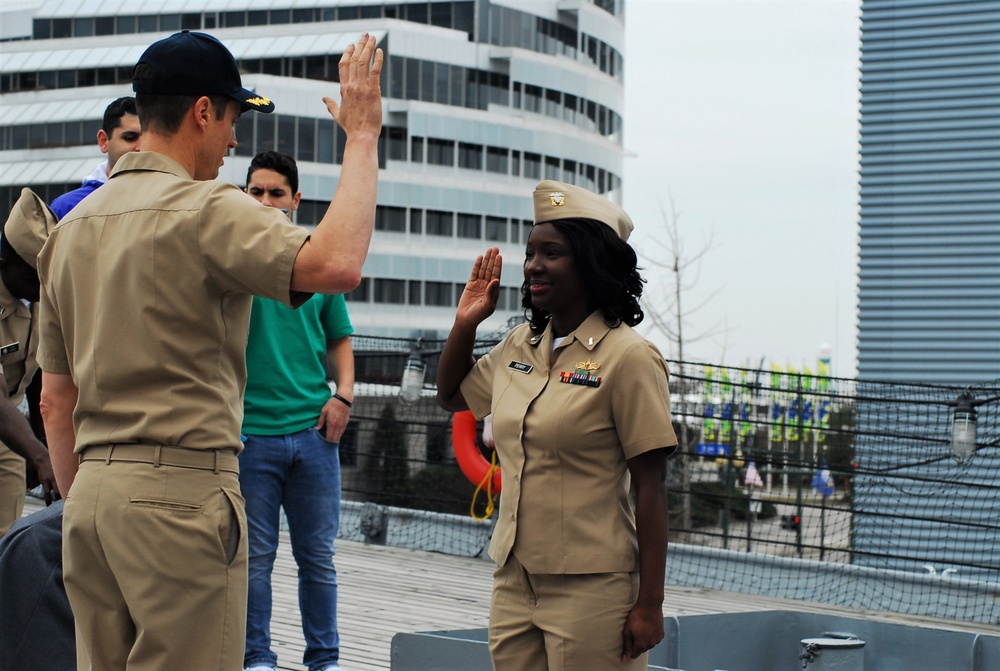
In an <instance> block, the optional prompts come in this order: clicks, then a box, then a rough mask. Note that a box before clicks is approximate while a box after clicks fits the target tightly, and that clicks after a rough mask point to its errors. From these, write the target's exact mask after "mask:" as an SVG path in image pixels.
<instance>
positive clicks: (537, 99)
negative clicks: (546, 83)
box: [524, 84, 542, 112]
mask: <svg viewBox="0 0 1000 671" xmlns="http://www.w3.org/2000/svg"><path fill="white" fill-rule="evenodd" d="M524 109H525V111H528V112H541V111H542V87H541V86H532V85H531V84H528V85H526V86H525V87H524Z"/></svg>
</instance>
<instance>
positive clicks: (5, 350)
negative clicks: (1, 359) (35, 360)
mask: <svg viewBox="0 0 1000 671" xmlns="http://www.w3.org/2000/svg"><path fill="white" fill-rule="evenodd" d="M19 349H21V343H19V342H12V343H11V344H9V345H4V346H3V347H0V356H4V355H6V354H13V353H14V352H16V351H17V350H19Z"/></svg>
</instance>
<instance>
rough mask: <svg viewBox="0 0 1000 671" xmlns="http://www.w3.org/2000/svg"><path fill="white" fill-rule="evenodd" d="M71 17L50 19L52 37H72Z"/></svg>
mask: <svg viewBox="0 0 1000 671" xmlns="http://www.w3.org/2000/svg"><path fill="white" fill-rule="evenodd" d="M72 36H73V19H52V37H54V38H57V39H58V38H60V37H72Z"/></svg>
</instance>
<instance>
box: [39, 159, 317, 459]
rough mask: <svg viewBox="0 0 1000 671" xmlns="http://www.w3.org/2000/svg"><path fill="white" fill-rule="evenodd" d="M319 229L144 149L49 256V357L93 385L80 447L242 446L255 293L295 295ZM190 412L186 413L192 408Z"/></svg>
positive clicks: (45, 270) (44, 358) (82, 417)
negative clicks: (309, 243) (305, 249)
mask: <svg viewBox="0 0 1000 671" xmlns="http://www.w3.org/2000/svg"><path fill="white" fill-rule="evenodd" d="M307 237H308V234H307V233H306V231H305V230H304V229H302V228H300V227H298V226H294V225H292V224H290V223H289V222H288V219H287V217H285V215H284V214H283V213H282V212H281V211H280V210H277V209H274V208H269V207H266V206H264V205H261V204H260V203H258V202H257V201H255V200H254V199H253V198H251V197H250V196H247V195H246V194H244V193H243V192H242V191H240V190H239V189H238V188H236V187H235V186H234V185H232V184H226V183H224V182H220V181H214V180H212V181H195V180H193V179H191V176H190V175H189V174H188V173H187V172H186V171H185V170H184V168H182V167H181V166H180V164H178V163H177V162H175V161H173V160H172V159H170V158H168V157H166V156H163V155H160V154H156V153H153V152H131V153H129V154H127V155H125V156H123V157H122V158H121V159H119V161H118V163H117V164H116V165H115V169H114V172H113V174H112V176H111V178H110V179H109V180H108V183H107V184H105V185H104V186H102V187H101V188H100V189H97V190H96V191H95V192H94V193H93V194H91V195H90V196H88V197H87V198H86V199H85V200H83V201H82V202H81V203H80V205H78V206H77V207H76V208H74V209H73V211H72V212H70V213H69V214H68V215H67V216H66V218H65V219H63V220H62V221H61V222H60V223H59V225H58V226H57V227H56V228H55V229H53V231H52V234H51V235H50V236H49V239H48V241H47V242H46V243H45V246H44V247H43V248H42V252H41V254H40V255H39V262H38V272H39V276H40V278H41V280H42V292H41V302H40V314H39V320H40V344H39V351H38V355H39V356H38V360H39V365H40V366H41V368H42V369H43V370H46V371H49V372H52V373H60V374H66V375H71V376H72V378H73V381H74V383H75V384H76V386H77V387H78V388H79V400H78V402H77V407H76V410H75V412H74V426H75V428H76V451H77V452H80V451H82V450H83V449H85V448H86V447H88V446H90V445H100V444H107V443H135V442H142V443H153V444H164V445H180V446H184V447H189V448H220V447H231V448H234V449H239V448H240V447H241V443H240V441H239V429H240V422H241V421H242V417H243V409H242V406H243V387H244V384H245V382H246V367H245V360H244V348H245V346H246V339H247V330H248V325H249V318H250V304H251V294H258V295H262V296H265V297H268V298H273V299H275V300H279V301H282V302H284V303H286V304H296V305H297V304H299V303H301V302H302V301H304V300H305V299H307V298H308V297H309V296H310V294H294V295H290V290H289V287H290V283H291V274H292V266H293V265H294V262H295V256H296V254H298V251H299V249H300V247H301V246H302V244H303V243H304V242H305V240H306V239H307ZM179 418H183V421H178V420H179Z"/></svg>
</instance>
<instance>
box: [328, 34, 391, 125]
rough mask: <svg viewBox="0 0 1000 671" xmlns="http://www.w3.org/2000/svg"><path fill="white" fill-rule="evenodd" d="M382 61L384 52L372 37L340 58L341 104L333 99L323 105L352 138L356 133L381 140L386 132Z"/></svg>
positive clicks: (363, 39)
mask: <svg viewBox="0 0 1000 671" xmlns="http://www.w3.org/2000/svg"><path fill="white" fill-rule="evenodd" d="M373 55H374V56H373ZM382 59H383V54H382V50H381V49H376V48H375V38H374V37H373V36H372V35H369V34H368V33H365V34H364V35H362V36H361V39H360V40H358V43H357V45H354V44H351V45H348V47H347V49H345V50H344V55H343V56H341V57H340V64H339V65H338V66H337V67H338V70H339V72H340V104H338V103H337V101H335V100H334V99H333V98H329V97H326V98H323V102H324V103H326V108H327V109H328V110H329V111H330V114H331V115H332V116H333V118H334V120H335V121H336V122H337V123H338V124H339V125H340V127H341V128H343V129H344V131H345V132H346V133H347V137H348V138H350V137H351V136H353V135H354V134H356V133H373V134H374V135H375V136H376V137H377V136H378V134H379V131H381V129H382V87H381V83H380V81H379V78H380V77H381V75H382Z"/></svg>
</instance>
